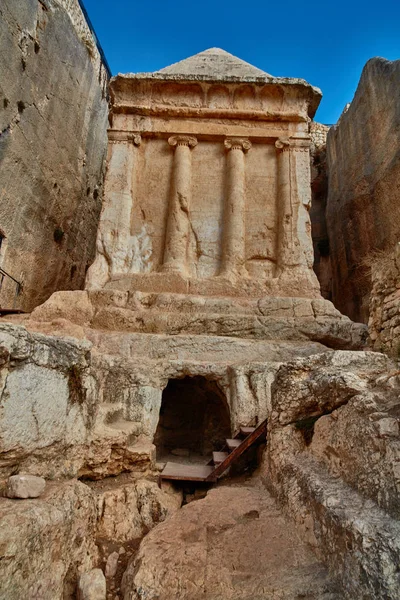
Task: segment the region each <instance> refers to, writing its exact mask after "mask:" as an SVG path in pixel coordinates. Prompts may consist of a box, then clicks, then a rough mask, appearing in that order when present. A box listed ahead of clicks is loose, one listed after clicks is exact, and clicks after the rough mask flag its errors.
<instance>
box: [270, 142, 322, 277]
mask: <svg viewBox="0 0 400 600" xmlns="http://www.w3.org/2000/svg"><path fill="white" fill-rule="evenodd" d="M275 147H276V149H277V153H278V154H277V158H278V236H277V263H276V265H277V267H276V276H279V275H280V274H281V273H282V272H283V271H284V270H285V269H287V268H291V269H292V268H293V267H299V266H301V267H307V268H309V269H311V268H312V262H313V253H312V242H311V225H310V219H309V214H308V210H309V207H310V203H311V185H310V157H309V147H310V141H309V140H308V139H302V138H299V139H295V138H282V139H278V140H277V141H276V143H275Z"/></svg>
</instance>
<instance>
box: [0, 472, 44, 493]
mask: <svg viewBox="0 0 400 600" xmlns="http://www.w3.org/2000/svg"><path fill="white" fill-rule="evenodd" d="M45 487H46V481H45V480H44V479H43V477H35V475H12V476H11V477H9V478H8V480H7V487H6V496H7V498H38V497H39V496H40V495H41V494H42V493H43V492H44V490H45Z"/></svg>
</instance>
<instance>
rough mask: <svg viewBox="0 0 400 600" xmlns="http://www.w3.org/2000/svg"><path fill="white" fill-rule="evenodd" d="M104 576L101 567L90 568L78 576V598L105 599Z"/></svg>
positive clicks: (80, 599)
mask: <svg viewBox="0 0 400 600" xmlns="http://www.w3.org/2000/svg"><path fill="white" fill-rule="evenodd" d="M106 593H107V590H106V578H105V577H104V574H103V571H102V570H101V569H92V570H91V571H88V572H87V573H83V574H82V575H81V576H80V578H79V584H78V600H106Z"/></svg>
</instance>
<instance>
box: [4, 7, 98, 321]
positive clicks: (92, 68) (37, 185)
mask: <svg viewBox="0 0 400 600" xmlns="http://www.w3.org/2000/svg"><path fill="white" fill-rule="evenodd" d="M0 39H1V47H0V52H1V56H2V57H3V60H1V61H0V102H1V111H0V131H1V138H0V151H1V155H2V160H1V165H0V198H1V201H0V235H1V237H2V238H3V237H4V239H3V240H2V244H1V250H0V260H1V266H2V268H3V269H5V271H7V272H8V273H9V274H10V275H12V276H13V277H14V278H15V279H16V280H17V281H19V282H21V283H22V284H23V288H22V291H21V293H20V295H19V296H18V297H17V298H16V299H15V293H16V284H15V282H13V281H12V280H11V279H9V278H7V277H6V278H5V279H4V282H3V285H2V289H1V294H0V305H1V307H3V308H4V307H5V308H13V305H14V302H15V303H16V306H17V307H18V308H23V309H24V310H31V309H32V308H34V307H35V306H37V305H38V304H40V303H41V302H43V301H44V300H46V299H47V298H48V297H49V296H50V295H51V294H52V292H54V291H56V290H58V289H79V288H81V287H83V283H84V278H85V273H86V269H87V267H88V266H89V265H90V263H91V262H92V261H93V258H94V252H95V243H96V231H97V225H98V220H99V215H100V210H101V201H102V191H103V176H104V167H105V164H104V161H105V155H106V145H107V134H106V129H107V115H108V101H107V84H108V74H107V71H106V68H105V66H104V64H103V63H102V60H101V57H100V54H99V51H98V49H97V47H96V43H95V41H94V38H93V35H92V33H91V32H90V30H89V27H88V25H87V23H86V21H85V18H84V16H83V13H82V10H81V8H80V6H79V3H78V1H77V0H68V1H67V0H45V1H43V2H39V1H38V0H24V1H23V2H19V1H18V2H15V0H2V2H1V7H0Z"/></svg>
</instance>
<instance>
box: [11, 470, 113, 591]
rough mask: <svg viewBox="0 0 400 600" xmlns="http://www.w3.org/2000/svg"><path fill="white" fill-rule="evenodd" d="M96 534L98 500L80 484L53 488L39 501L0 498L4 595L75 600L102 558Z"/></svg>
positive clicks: (74, 482)
mask: <svg viewBox="0 0 400 600" xmlns="http://www.w3.org/2000/svg"><path fill="white" fill-rule="evenodd" d="M95 532H96V503H95V499H94V496H93V494H92V493H91V491H90V490H89V488H88V487H87V486H86V485H84V484H82V483H79V482H77V481H72V482H67V483H63V484H48V486H47V489H46V491H45V493H44V495H43V496H42V497H41V498H39V499H32V500H29V501H24V500H21V501H20V502H15V501H13V500H9V499H6V498H0V547H1V556H2V560H1V561H0V582H1V583H0V588H1V597H2V598H4V599H5V598H7V600H21V598H40V599H41V600H65V599H70V600H72V598H74V597H75V587H76V581H77V578H78V575H79V573H81V572H85V571H89V570H90V569H91V568H92V567H93V566H94V564H95V562H96V560H97V548H96V545H95V542H94V540H95ZM102 600H103V599H102Z"/></svg>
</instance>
